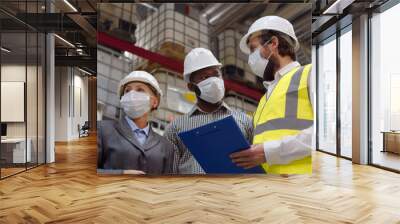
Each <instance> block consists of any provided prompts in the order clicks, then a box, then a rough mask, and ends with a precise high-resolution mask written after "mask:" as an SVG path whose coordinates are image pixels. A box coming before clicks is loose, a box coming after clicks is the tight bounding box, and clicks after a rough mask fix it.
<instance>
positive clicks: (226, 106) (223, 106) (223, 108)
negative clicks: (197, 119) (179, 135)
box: [188, 102, 231, 117]
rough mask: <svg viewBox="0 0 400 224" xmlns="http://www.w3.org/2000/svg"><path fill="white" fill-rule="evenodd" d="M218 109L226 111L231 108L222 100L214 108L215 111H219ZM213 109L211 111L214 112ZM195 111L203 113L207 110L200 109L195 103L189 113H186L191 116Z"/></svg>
mask: <svg viewBox="0 0 400 224" xmlns="http://www.w3.org/2000/svg"><path fill="white" fill-rule="evenodd" d="M219 110H227V111H230V110H231V108H230V107H229V106H228V105H227V104H226V103H225V102H222V104H221V105H220V106H219V108H218V109H216V110H215V111H219ZM215 111H213V112H215ZM196 112H201V113H204V114H208V113H207V112H204V111H202V110H201V109H200V107H199V106H197V104H195V105H194V106H193V108H192V109H191V110H190V111H189V113H188V115H189V117H191V116H192V115H194V114H195V113H196ZM213 112H211V113H213Z"/></svg>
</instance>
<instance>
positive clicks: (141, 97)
mask: <svg viewBox="0 0 400 224" xmlns="http://www.w3.org/2000/svg"><path fill="white" fill-rule="evenodd" d="M120 103H121V107H122V108H123V109H124V112H125V114H126V115H128V117H130V118H132V119H135V118H139V117H141V116H143V115H144V114H145V113H147V112H149V111H150V96H149V95H148V94H147V93H144V92H137V91H134V90H132V91H129V92H127V93H125V94H124V95H123V96H122V98H121V100H120Z"/></svg>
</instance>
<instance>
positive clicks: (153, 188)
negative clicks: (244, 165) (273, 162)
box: [0, 136, 400, 223]
mask: <svg viewBox="0 0 400 224" xmlns="http://www.w3.org/2000/svg"><path fill="white" fill-rule="evenodd" d="M313 160H314V164H313V166H314V173H313V175H311V176H290V177H288V178H283V177H280V176H272V175H248V176H246V175H238V176H198V177H196V176H189V177H135V176H98V175H97V174H96V167H95V166H96V138H95V137H93V136H92V137H89V138H83V139H81V140H79V141H74V142H70V143H68V144H65V143H62V144H57V145H56V163H54V164H49V165H46V166H41V167H38V168H36V169H32V170H29V171H27V172H25V173H21V174H18V175H16V176H13V177H10V178H7V179H5V180H2V181H0V201H1V203H0V223H400V212H399V211H400V200H399V199H400V175H399V174H396V173H391V172H388V171H384V170H381V169H378V168H375V167H370V166H361V165H355V164H352V163H351V162H350V161H348V160H343V159H339V158H336V157H333V156H330V155H327V154H323V153H320V152H315V153H314V155H313Z"/></svg>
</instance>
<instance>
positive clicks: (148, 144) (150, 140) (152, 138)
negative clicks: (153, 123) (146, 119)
mask: <svg viewBox="0 0 400 224" xmlns="http://www.w3.org/2000/svg"><path fill="white" fill-rule="evenodd" d="M159 142H160V136H158V135H157V134H156V133H155V132H154V131H153V129H152V127H150V130H149V136H148V137H147V140H146V141H145V143H144V144H143V148H144V150H146V151H147V150H149V149H151V148H152V147H154V146H155V145H157V144H158V143H159Z"/></svg>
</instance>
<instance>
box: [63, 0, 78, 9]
mask: <svg viewBox="0 0 400 224" xmlns="http://www.w3.org/2000/svg"><path fill="white" fill-rule="evenodd" d="M64 2H65V4H67V5H68V6H69V7H70V8H71V9H72V10H73V11H74V12H78V10H77V9H76V8H75V7H74V6H73V5H72V4H71V3H69V1H68V0H64Z"/></svg>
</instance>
